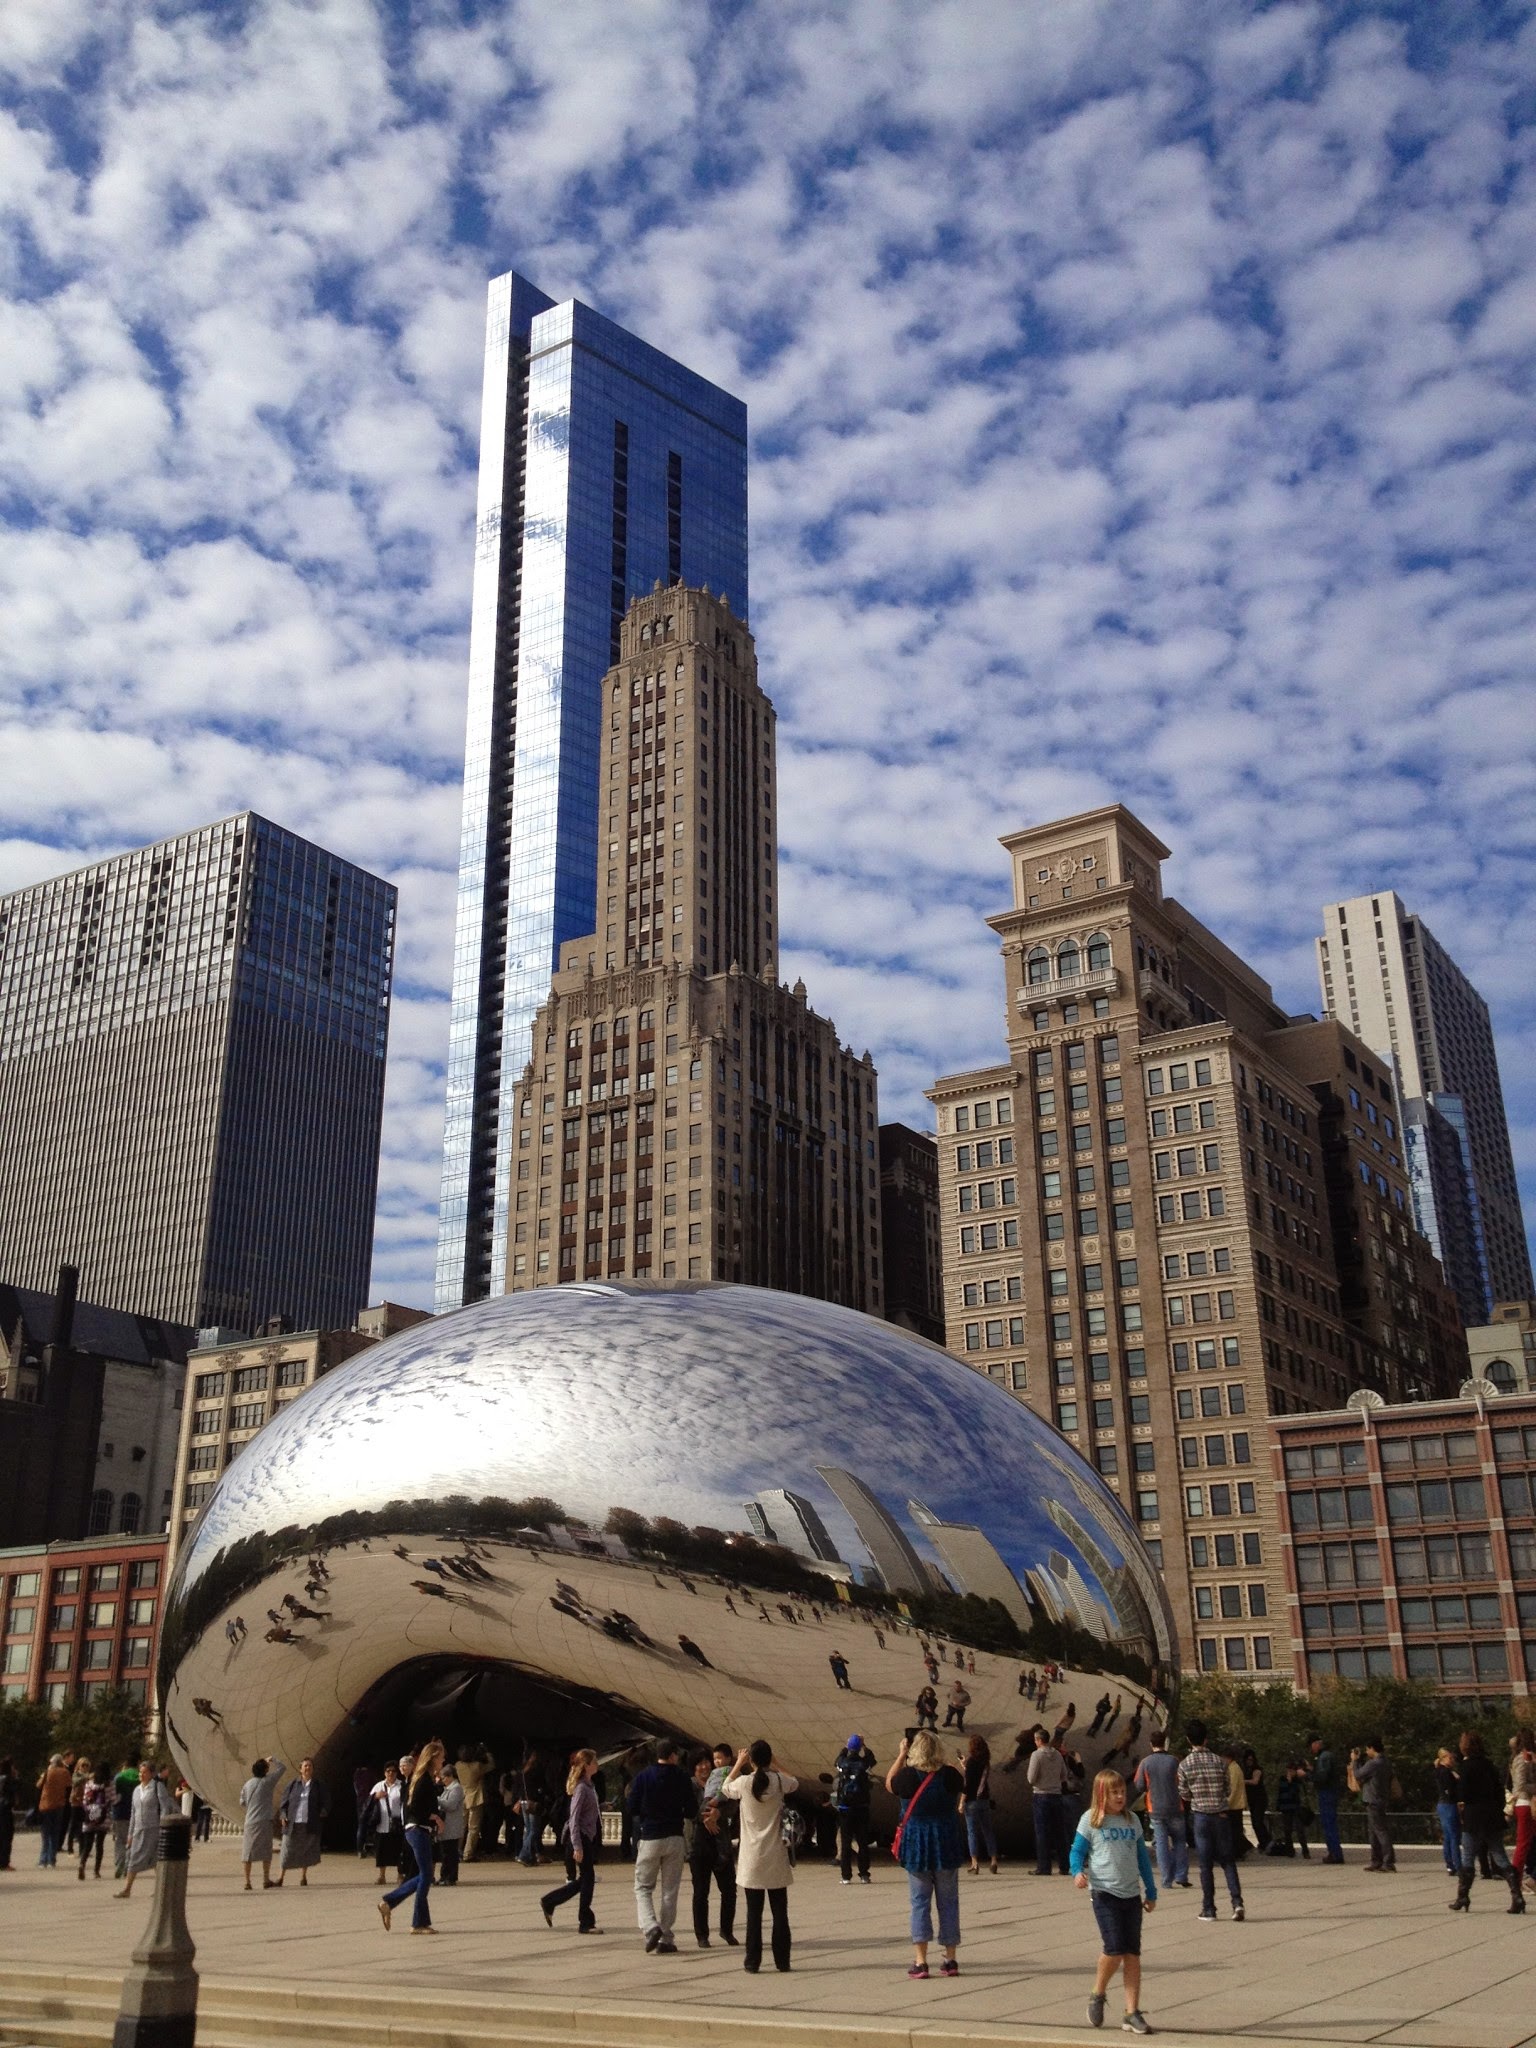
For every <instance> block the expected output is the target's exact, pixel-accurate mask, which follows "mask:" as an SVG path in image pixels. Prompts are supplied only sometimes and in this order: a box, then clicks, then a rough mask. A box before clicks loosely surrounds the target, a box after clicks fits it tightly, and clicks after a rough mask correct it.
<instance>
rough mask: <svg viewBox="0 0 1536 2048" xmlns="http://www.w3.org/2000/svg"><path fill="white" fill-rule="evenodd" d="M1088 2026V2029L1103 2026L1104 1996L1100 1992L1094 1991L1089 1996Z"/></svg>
mask: <svg viewBox="0 0 1536 2048" xmlns="http://www.w3.org/2000/svg"><path fill="white" fill-rule="evenodd" d="M1088 2024H1089V2026H1090V2027H1102V2026H1103V2024H1104V1994H1103V1992H1102V1991H1094V1992H1091V1993H1090V1994H1089V1998H1088Z"/></svg>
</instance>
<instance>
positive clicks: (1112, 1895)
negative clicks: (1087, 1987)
mask: <svg viewBox="0 0 1536 2048" xmlns="http://www.w3.org/2000/svg"><path fill="white" fill-rule="evenodd" d="M1129 1807H1130V1795H1129V1793H1128V1792H1127V1790H1126V1784H1125V1780H1124V1778H1122V1777H1121V1775H1120V1773H1119V1772H1118V1771H1100V1772H1099V1775H1098V1776H1097V1777H1096V1778H1095V1779H1094V1781H1093V1802H1092V1804H1091V1805H1090V1806H1089V1808H1088V1811H1087V1812H1086V1813H1085V1814H1084V1815H1083V1817H1082V1819H1081V1820H1080V1821H1079V1822H1078V1824H1077V1833H1076V1834H1075V1835H1074V1836H1073V1838H1072V1879H1073V1882H1074V1883H1075V1884H1076V1886H1077V1888H1078V1890H1079V1891H1088V1890H1089V1889H1090V1887H1091V1888H1092V1898H1093V1916H1094V1918H1095V1919H1096V1920H1097V1921H1098V1923H1099V1935H1100V1938H1101V1939H1102V1941H1103V1943H1104V1953H1103V1954H1102V1955H1101V1956H1100V1957H1099V1968H1098V1974H1097V1975H1096V1976H1095V1978H1094V1980H1093V1994H1092V1996H1091V1997H1090V1998H1089V2000H1088V2024H1089V2025H1090V2026H1091V2027H1102V2026H1103V2024H1104V1994H1105V1993H1106V1992H1107V1991H1108V1989H1109V1986H1110V1980H1111V1979H1112V1978H1113V1976H1114V1974H1115V1972H1116V1971H1117V1970H1121V1971H1123V1972H1124V1977H1125V2018H1124V2020H1123V2021H1122V2022H1121V2024H1122V2026H1123V2027H1124V2029H1125V2031H1126V2033H1128V2034H1150V2033H1151V2031H1152V2029H1151V2027H1149V2026H1148V2024H1147V2022H1146V2020H1145V2019H1144V2018H1143V2017H1142V2011H1141V1921H1142V1915H1143V1914H1144V1913H1150V1912H1151V1911H1152V1908H1153V1907H1154V1906H1155V1905H1156V1904H1157V1880H1156V1879H1155V1878H1154V1877H1153V1875H1152V1859H1151V1857H1150V1856H1148V1854H1147V1844H1146V1841H1145V1838H1144V1837H1143V1835H1142V1832H1141V1823H1140V1821H1139V1820H1137V1819H1136V1817H1135V1815H1134V1814H1133V1813H1131V1812H1130V1810H1129ZM1143 1893H1145V1894H1146V1897H1145V1902H1143V1897H1142V1894H1143Z"/></svg>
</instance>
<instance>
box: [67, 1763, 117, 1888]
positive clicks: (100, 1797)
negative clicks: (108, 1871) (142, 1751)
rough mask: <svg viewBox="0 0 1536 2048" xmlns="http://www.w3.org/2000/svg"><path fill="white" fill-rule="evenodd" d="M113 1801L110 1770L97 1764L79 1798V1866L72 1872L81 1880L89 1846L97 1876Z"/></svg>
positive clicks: (109, 1828)
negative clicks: (94, 1856)
mask: <svg viewBox="0 0 1536 2048" xmlns="http://www.w3.org/2000/svg"><path fill="white" fill-rule="evenodd" d="M114 1804H115V1799H114V1794H113V1790H112V1773H111V1771H110V1770H109V1769H108V1767H107V1765H106V1764H98V1765H97V1766H96V1768H95V1769H94V1770H93V1771H92V1773H91V1775H90V1777H89V1778H88V1779H87V1780H86V1784H85V1789H84V1792H83V1793H82V1795H81V1799H80V1868H79V1870H78V1871H77V1872H76V1875H77V1876H78V1877H79V1878H80V1880H81V1882H82V1883H83V1882H84V1881H85V1866H86V1864H87V1863H88V1862H89V1861H90V1858H91V1851H92V1849H94V1850H95V1851H96V1875H97V1876H98V1877H100V1875H101V1858H102V1852H103V1851H104V1850H105V1848H106V1846H107V1836H108V1835H109V1834H111V1832H112V1808H113V1805H114Z"/></svg>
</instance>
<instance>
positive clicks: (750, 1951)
mask: <svg viewBox="0 0 1536 2048" xmlns="http://www.w3.org/2000/svg"><path fill="white" fill-rule="evenodd" d="M749 1773H750V1775H749ZM798 1790H799V1780H798V1779H797V1778H791V1777H790V1776H789V1775H788V1774H787V1773H786V1772H784V1771H781V1770H779V1769H778V1767H777V1765H776V1764H775V1763H774V1760H773V1746H772V1744H771V1743H767V1742H754V1743H753V1745H752V1747H751V1748H750V1749H744V1750H742V1751H741V1752H740V1753H739V1754H738V1756H737V1758H736V1764H735V1768H734V1769H733V1770H732V1772H731V1775H730V1776H729V1777H728V1778H727V1779H726V1781H725V1783H724V1784H723V1785H722V1786H721V1787H720V1796H721V1797H722V1798H723V1799H734V1800H736V1801H737V1802H738V1803H739V1805H740V1807H741V1844H740V1847H739V1848H738V1849H737V1852H736V1883H737V1886H738V1887H739V1889H740V1890H742V1891H744V1892H745V1893H746V1895H747V1939H746V1947H745V1949H744V1950H743V1953H742V1968H743V1969H745V1970H751V1971H752V1972H753V1974H754V1975H755V1974H756V1973H757V1971H758V1970H759V1969H761V1967H762V1962H763V1900H764V1898H765V1897H766V1898H767V1901H768V1909H769V1911H770V1913H771V1914H772V1915H773V1967H774V1968H775V1969H776V1970H787V1969H788V1968H789V1948H790V1936H789V1887H790V1886H791V1885H792V1884H793V1883H794V1881H795V1866H794V1863H793V1860H792V1859H791V1857H790V1853H789V1850H788V1848H787V1847H786V1846H785V1843H784V1838H783V1835H782V1833H781V1829H780V1823H781V1821H782V1819H783V1814H784V1801H785V1800H786V1799H787V1798H788V1797H789V1795H790V1793H791V1792H796V1791H798Z"/></svg>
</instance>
